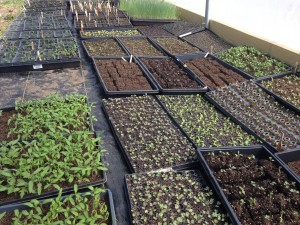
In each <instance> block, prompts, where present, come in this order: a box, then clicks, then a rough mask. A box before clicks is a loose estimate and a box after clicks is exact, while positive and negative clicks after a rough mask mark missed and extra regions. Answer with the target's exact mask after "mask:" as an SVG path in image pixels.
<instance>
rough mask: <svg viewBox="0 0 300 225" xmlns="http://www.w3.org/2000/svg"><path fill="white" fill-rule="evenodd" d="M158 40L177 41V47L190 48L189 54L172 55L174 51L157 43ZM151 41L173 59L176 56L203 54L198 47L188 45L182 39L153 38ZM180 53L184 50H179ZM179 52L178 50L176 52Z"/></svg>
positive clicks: (177, 53)
mask: <svg viewBox="0 0 300 225" xmlns="http://www.w3.org/2000/svg"><path fill="white" fill-rule="evenodd" d="M157 38H160V39H165V40H168V39H169V40H176V41H177V46H183V47H184V45H185V47H186V48H190V49H189V50H187V51H188V52H180V53H179V52H175V53H172V52H171V51H173V50H172V49H171V51H170V49H168V47H166V46H165V45H163V44H161V43H159V41H157ZM150 40H151V41H152V42H153V43H156V44H157V45H158V46H159V47H160V48H161V49H162V50H163V51H164V52H165V53H166V54H167V55H169V56H171V57H175V56H181V55H186V54H196V53H201V52H203V50H202V49H200V48H198V47H197V46H195V45H193V44H191V43H188V42H187V41H185V40H183V39H182V38H177V37H151V38H150ZM179 50H180V51H182V49H179ZM175 51H177V50H175Z"/></svg>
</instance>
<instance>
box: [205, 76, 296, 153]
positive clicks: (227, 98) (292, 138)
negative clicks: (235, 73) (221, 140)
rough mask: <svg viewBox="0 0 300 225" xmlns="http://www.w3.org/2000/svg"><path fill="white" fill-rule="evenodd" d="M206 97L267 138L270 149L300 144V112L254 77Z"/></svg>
mask: <svg viewBox="0 0 300 225" xmlns="http://www.w3.org/2000/svg"><path fill="white" fill-rule="evenodd" d="M207 98H208V99H209V100H210V101H211V102H212V103H213V104H214V105H216V106H217V107H219V109H220V110H223V112H224V113H225V114H226V111H227V115H229V116H230V117H231V118H235V119H236V121H237V123H239V124H241V125H242V126H245V127H246V126H247V127H248V128H249V131H250V132H252V133H253V134H254V132H255V133H256V135H259V136H261V138H259V139H260V140H262V139H264V141H263V142H264V143H265V144H267V143H268V144H267V146H268V147H269V148H270V149H274V151H277V149H278V150H279V151H284V150H289V149H294V148H297V147H299V146H300V145H299V139H298V137H299V135H300V134H299V130H298V129H297V126H299V123H300V121H299V115H297V114H296V113H295V112H293V111H290V110H289V109H288V108H286V107H285V106H283V105H281V104H280V103H278V102H277V101H276V100H275V99H274V98H273V97H272V96H270V95H268V94H267V93H265V92H264V91H263V90H262V89H260V88H259V87H258V86H257V85H255V84H254V83H253V81H245V82H242V83H238V84H231V85H229V86H227V87H223V88H221V89H219V90H215V91H213V92H209V93H207ZM282 135H284V136H285V137H284V138H283V136H282ZM281 139H283V140H282V143H281ZM280 143H281V144H280ZM279 144H280V146H279ZM278 146H279V147H278Z"/></svg>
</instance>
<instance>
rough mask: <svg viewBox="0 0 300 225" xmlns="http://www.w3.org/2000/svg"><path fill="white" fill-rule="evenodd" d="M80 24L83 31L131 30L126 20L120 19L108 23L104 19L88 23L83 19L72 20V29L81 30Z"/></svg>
mask: <svg viewBox="0 0 300 225" xmlns="http://www.w3.org/2000/svg"><path fill="white" fill-rule="evenodd" d="M81 23H82V25H83V30H98V29H103V28H132V27H133V26H132V24H131V23H130V20H129V19H128V18H120V19H119V20H116V19H114V20H110V21H108V20H107V19H106V18H105V17H103V18H94V19H91V20H90V21H89V19H88V18H86V17H84V18H83V19H82V20H81V19H78V21H77V19H76V17H75V18H74V27H75V29H76V30H81Z"/></svg>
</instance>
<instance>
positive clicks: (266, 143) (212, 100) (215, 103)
mask: <svg viewBox="0 0 300 225" xmlns="http://www.w3.org/2000/svg"><path fill="white" fill-rule="evenodd" d="M205 97H206V99H207V100H208V101H210V102H211V103H212V104H213V105H214V106H215V107H216V108H218V109H219V110H220V111H221V112H222V113H223V114H225V115H226V116H228V117H230V119H231V120H232V121H234V122H235V123H236V124H238V125H240V126H241V127H242V128H243V130H245V131H247V133H249V134H252V135H253V136H254V137H255V138H256V139H258V140H260V141H262V143H263V144H264V145H265V146H266V147H267V148H268V149H269V150H271V151H272V152H273V153H275V152H278V151H277V149H276V148H275V147H274V146H272V145H270V144H269V143H268V142H266V141H265V140H264V139H262V138H261V137H259V136H258V135H257V134H256V133H255V132H254V131H253V130H252V129H250V128H249V127H248V126H246V125H245V124H244V123H242V122H240V121H239V120H238V119H237V118H235V116H233V115H232V114H231V113H229V112H227V111H226V110H225V109H224V108H223V107H222V106H221V105H220V104H219V103H218V102H216V101H215V100H214V99H212V98H211V97H210V96H209V95H207V94H206V95H205Z"/></svg>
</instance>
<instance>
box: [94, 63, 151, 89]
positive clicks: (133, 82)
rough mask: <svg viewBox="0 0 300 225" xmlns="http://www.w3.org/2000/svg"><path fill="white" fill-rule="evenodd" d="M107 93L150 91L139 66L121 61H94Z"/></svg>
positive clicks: (149, 86)
mask: <svg viewBox="0 0 300 225" xmlns="http://www.w3.org/2000/svg"><path fill="white" fill-rule="evenodd" d="M96 65H97V68H98V70H99V71H100V76H101V77H102V79H103V80H104V83H105V85H106V87H107V89H108V91H129V90H152V87H151V85H150V83H149V82H148V80H147V78H146V77H145V75H144V73H143V71H142V70H141V69H140V68H139V66H138V65H137V64H136V63H134V62H132V63H129V62H125V61H123V60H122V59H111V60H96Z"/></svg>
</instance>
